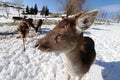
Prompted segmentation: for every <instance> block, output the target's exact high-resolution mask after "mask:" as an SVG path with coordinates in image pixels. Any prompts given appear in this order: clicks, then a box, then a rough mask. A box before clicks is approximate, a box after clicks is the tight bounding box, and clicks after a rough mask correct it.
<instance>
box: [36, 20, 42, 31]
mask: <svg viewBox="0 0 120 80" xmlns="http://www.w3.org/2000/svg"><path fill="white" fill-rule="evenodd" d="M42 24H43V20H42V19H39V20H38V22H37V26H36V27H35V31H36V33H37V32H38V29H39V28H40V29H41V25H42ZM40 33H41V31H40Z"/></svg>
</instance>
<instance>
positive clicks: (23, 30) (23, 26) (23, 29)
mask: <svg viewBox="0 0 120 80" xmlns="http://www.w3.org/2000/svg"><path fill="white" fill-rule="evenodd" d="M17 29H18V31H19V33H20V37H21V38H22V39H23V47H24V51H25V38H26V37H27V35H28V33H29V27H28V25H27V23H26V22H24V21H23V22H20V23H19V25H18V28H17Z"/></svg>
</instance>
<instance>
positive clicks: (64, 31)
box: [35, 10, 98, 52]
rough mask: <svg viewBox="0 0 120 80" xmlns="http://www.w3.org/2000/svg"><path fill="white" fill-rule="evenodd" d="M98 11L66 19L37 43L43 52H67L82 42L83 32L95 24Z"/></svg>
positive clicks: (81, 13) (82, 13)
mask: <svg viewBox="0 0 120 80" xmlns="http://www.w3.org/2000/svg"><path fill="white" fill-rule="evenodd" d="M97 14H98V10H92V11H87V12H80V13H78V14H76V15H74V16H73V17H71V18H65V19H63V20H62V21H61V22H59V23H58V24H57V25H56V27H55V28H54V29H53V30H52V31H51V32H49V33H48V34H47V35H46V36H45V37H43V38H42V39H39V40H38V41H37V42H36V45H35V46H36V47H38V49H40V50H41V51H49V52H67V51H70V50H72V49H74V48H75V47H76V46H77V44H79V43H81V42H82V37H83V31H84V30H86V29H88V28H89V27H90V26H91V25H92V23H93V22H94V20H95V18H96V16H97Z"/></svg>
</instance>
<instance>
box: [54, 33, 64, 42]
mask: <svg viewBox="0 0 120 80" xmlns="http://www.w3.org/2000/svg"><path fill="white" fill-rule="evenodd" d="M64 39H65V35H64V34H58V35H56V37H55V41H56V42H59V41H61V40H64Z"/></svg>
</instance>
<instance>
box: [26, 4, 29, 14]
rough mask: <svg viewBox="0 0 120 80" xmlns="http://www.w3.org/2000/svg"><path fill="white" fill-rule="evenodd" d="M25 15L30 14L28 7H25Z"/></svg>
mask: <svg viewBox="0 0 120 80" xmlns="http://www.w3.org/2000/svg"><path fill="white" fill-rule="evenodd" d="M26 13H27V14H29V13H30V10H29V6H27V7H26Z"/></svg>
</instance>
